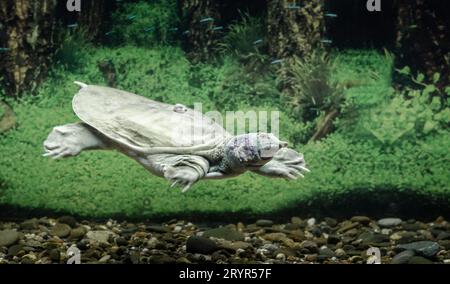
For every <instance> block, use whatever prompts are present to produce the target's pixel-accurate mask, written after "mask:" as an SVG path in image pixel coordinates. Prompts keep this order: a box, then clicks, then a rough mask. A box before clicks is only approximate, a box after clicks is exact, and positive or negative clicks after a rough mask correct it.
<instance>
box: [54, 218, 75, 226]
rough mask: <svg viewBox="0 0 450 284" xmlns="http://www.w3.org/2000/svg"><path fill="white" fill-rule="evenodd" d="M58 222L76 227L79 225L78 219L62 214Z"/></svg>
mask: <svg viewBox="0 0 450 284" xmlns="http://www.w3.org/2000/svg"><path fill="white" fill-rule="evenodd" d="M58 222H59V223H61V224H66V225H69V226H70V227H71V228H75V227H76V226H77V220H76V219H75V218H74V217H72V216H61V217H60V218H59V219H58Z"/></svg>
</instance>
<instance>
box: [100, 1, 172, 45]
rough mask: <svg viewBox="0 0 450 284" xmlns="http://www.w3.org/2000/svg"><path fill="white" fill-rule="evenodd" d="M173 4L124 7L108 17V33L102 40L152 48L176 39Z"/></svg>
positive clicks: (139, 2) (146, 2) (154, 2)
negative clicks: (109, 20)
mask: <svg viewBox="0 0 450 284" xmlns="http://www.w3.org/2000/svg"><path fill="white" fill-rule="evenodd" d="M176 11H177V1H175V0H154V1H138V2H137V3H133V4H124V5H121V6H120V7H119V9H118V10H117V11H116V12H115V13H114V14H113V16H112V23H113V26H112V29H111V30H110V31H108V32H106V33H105V35H104V37H105V38H106V39H107V40H109V41H110V42H111V43H113V44H115V45H130V44H132V45H137V46H147V47H149V46H155V45H160V44H165V43H168V42H170V41H172V40H173V39H175V38H176V36H177V34H178V26H179V19H178V15H177V13H176Z"/></svg>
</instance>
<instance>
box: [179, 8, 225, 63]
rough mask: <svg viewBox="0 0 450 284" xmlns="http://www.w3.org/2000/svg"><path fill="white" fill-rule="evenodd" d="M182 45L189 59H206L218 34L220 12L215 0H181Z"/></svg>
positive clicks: (213, 46) (214, 45) (209, 55)
mask: <svg viewBox="0 0 450 284" xmlns="http://www.w3.org/2000/svg"><path fill="white" fill-rule="evenodd" d="M180 8H181V11H180V13H181V15H180V19H181V21H182V25H181V26H182V27H183V29H182V31H181V32H182V34H183V37H184V39H185V40H184V47H185V49H186V51H187V52H188V55H189V57H190V58H191V59H195V60H202V59H208V58H210V57H211V55H212V54H213V53H214V51H215V48H216V46H217V40H218V39H219V35H220V24H219V23H220V19H221V17H220V13H219V9H218V4H217V1H216V0H181V1H180Z"/></svg>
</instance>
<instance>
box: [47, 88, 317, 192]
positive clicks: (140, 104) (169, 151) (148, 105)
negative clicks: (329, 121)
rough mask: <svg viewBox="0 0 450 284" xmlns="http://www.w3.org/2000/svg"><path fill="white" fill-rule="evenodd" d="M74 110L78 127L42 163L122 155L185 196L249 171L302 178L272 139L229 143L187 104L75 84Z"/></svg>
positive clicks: (292, 154) (59, 133) (255, 136)
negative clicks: (101, 153) (93, 153)
mask: <svg viewBox="0 0 450 284" xmlns="http://www.w3.org/2000/svg"><path fill="white" fill-rule="evenodd" d="M75 84H77V85H78V86H79V87H80V90H79V91H78V92H77V93H76V94H75V96H74V97H73V100H72V108H73V111H74V113H75V115H76V116H77V117H78V118H79V119H80V120H81V121H80V122H76V123H71V124H65V125H60V126H56V127H54V128H53V129H52V131H51V132H50V134H49V135H48V137H47V139H46V140H45V141H44V143H43V146H44V151H45V153H44V155H43V156H45V157H51V158H53V159H60V158H66V157H73V156H77V155H79V154H80V153H81V152H82V151H85V150H118V151H119V152H121V153H123V154H125V155H127V156H128V157H130V158H132V159H134V160H136V161H137V162H138V163H139V164H141V165H142V166H143V167H144V168H145V169H147V170H148V171H149V172H150V173H152V174H154V175H156V176H159V177H163V178H166V179H167V180H169V181H170V182H171V187H174V186H180V187H181V188H182V192H186V191H187V190H188V189H189V188H191V186H192V185H193V184H194V183H196V182H197V181H199V180H201V179H223V178H230V177H235V176H238V175H241V174H243V173H244V172H246V171H252V172H255V173H257V174H260V175H264V176H267V177H275V178H276V177H278V178H286V179H292V180H294V179H297V178H298V177H304V176H303V173H304V172H309V170H308V169H307V168H306V164H305V160H304V156H303V154H300V153H298V152H296V151H295V150H293V149H291V148H288V143H287V142H284V141H280V140H279V139H278V138H277V137H276V136H275V135H274V134H272V133H263V132H257V133H246V134H240V135H232V134H231V133H229V132H227V131H226V130H225V129H224V128H223V127H222V126H221V125H220V124H218V123H217V122H216V121H215V120H213V119H212V118H209V117H208V116H206V115H203V114H202V113H201V112H199V111H195V110H192V109H190V108H188V107H186V106H185V105H183V104H175V105H173V104H166V103H162V102H158V101H154V100H151V99H148V98H146V97H143V96H139V95H136V94H133V93H130V92H126V91H122V90H119V89H115V88H110V87H105V86H97V85H88V84H85V83H82V82H78V81H76V82H75Z"/></svg>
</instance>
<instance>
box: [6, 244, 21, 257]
mask: <svg viewBox="0 0 450 284" xmlns="http://www.w3.org/2000/svg"><path fill="white" fill-rule="evenodd" d="M22 248H23V245H13V246H10V247H9V249H8V256H16V255H18V254H19V252H20V251H21V250H22Z"/></svg>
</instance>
